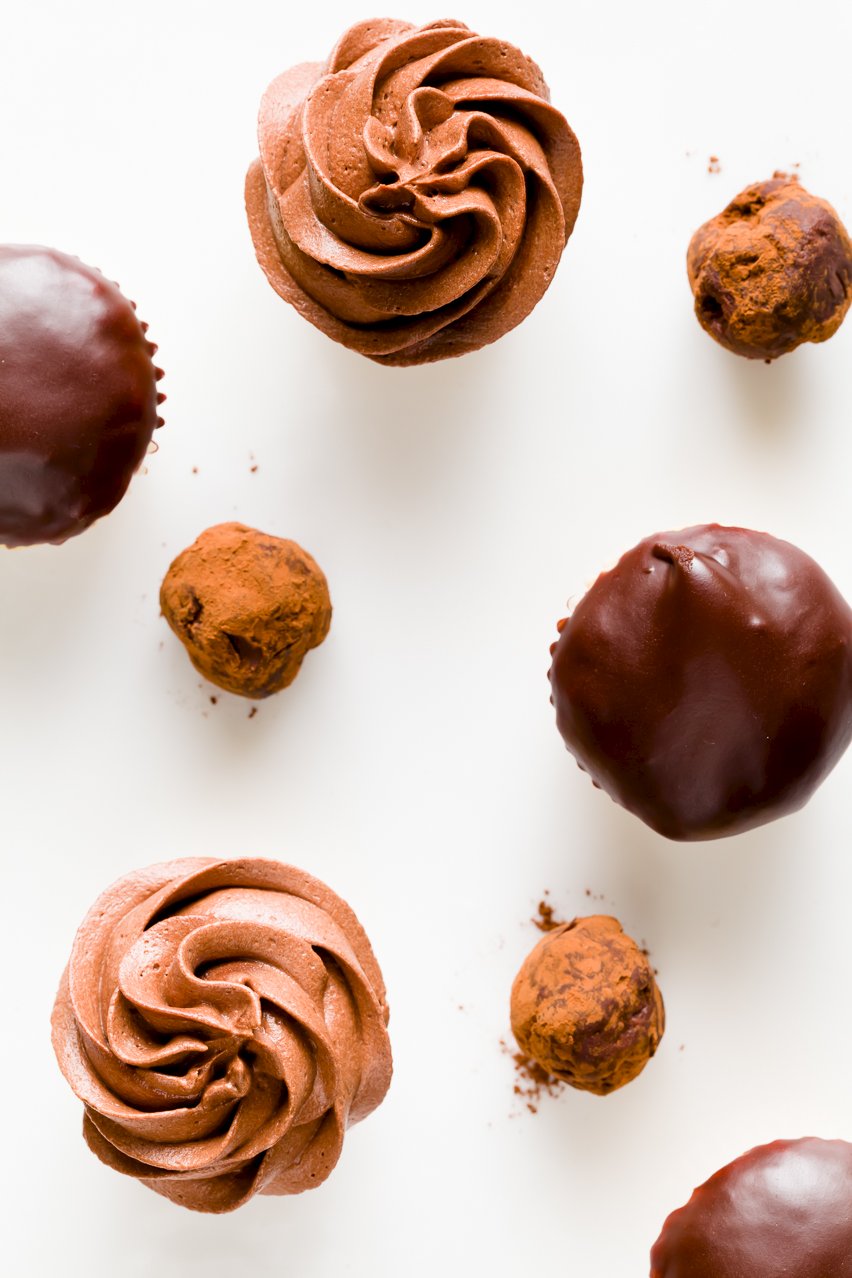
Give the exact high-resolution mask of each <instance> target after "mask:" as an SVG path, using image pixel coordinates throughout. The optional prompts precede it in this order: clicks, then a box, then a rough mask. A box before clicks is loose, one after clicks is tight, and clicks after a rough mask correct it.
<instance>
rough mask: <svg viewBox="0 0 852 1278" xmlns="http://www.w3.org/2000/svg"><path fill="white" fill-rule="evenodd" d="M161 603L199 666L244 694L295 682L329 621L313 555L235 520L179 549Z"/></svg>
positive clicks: (206, 674) (321, 579) (213, 678)
mask: <svg viewBox="0 0 852 1278" xmlns="http://www.w3.org/2000/svg"><path fill="white" fill-rule="evenodd" d="M160 606H161V607H162V610H163V616H164V617H165V618H166V620H167V621H168V623H169V625H170V626H171V628H172V630H173V631H174V632H175V634H176V635H177V637H178V638H179V639H180V641H181V642H182V643H183V645H184V647H185V648H186V650H187V652H188V653H189V656H190V659H191V661H192V664H193V665H194V666H195V668H196V670H198V671H199V673H200V674H203V675H204V677H205V679H209V680H210V681H211V683H215V684H217V685H218V686H219V687H220V688H224V689H225V690H226V691H227V692H236V693H238V694H240V695H241V696H244V697H268V696H269V695H270V694H271V693H273V692H279V691H280V690H281V689H282V688H286V687H287V685H288V684H290V683H292V682H293V680H294V679H295V677H296V675H297V674H298V673H299V667H300V666H301V664H302V660H303V658H304V656H305V653H306V652H308V651H309V649H311V648H316V647H317V646H318V645H319V644H321V643H322V641H323V639H325V637H326V635H327V634H328V628H329V626H330V624H331V601H330V599H329V596H328V585H327V583H326V579H325V576H324V575H323V573H322V571H321V569H320V568H319V566H318V564H317V563H316V562H315V561H314V560H313V559H312V558H311V556H310V555H309V554H308V553H307V552H306V551H304V550H302V548H301V547H300V546H297V545H296V543H295V542H294V541H284V540H282V539H281V538H280V537H271V536H269V535H268V534H267V533H262V532H258V531H257V529H255V528H247V527H246V526H245V524H236V523H230V524H216V525H215V526H214V527H213V528H208V529H207V530H206V531H205V532H203V533H202V534H201V536H200V537H199V538H198V539H197V541H195V542H193V544H192V545H191V546H190V547H189V548H188V549H187V550H184V551H183V553H182V554H180V555H178V557H177V559H175V561H174V562H173V563H172V565H171V567H170V568H169V570H168V572H167V573H166V576H165V579H164V580H163V585H162V589H161V590H160Z"/></svg>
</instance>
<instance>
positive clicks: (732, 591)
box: [550, 524, 852, 839]
mask: <svg viewBox="0 0 852 1278" xmlns="http://www.w3.org/2000/svg"><path fill="white" fill-rule="evenodd" d="M560 628H561V634H560V637H559V640H558V642H557V643H556V644H554V645H553V648H552V649H551V652H552V654H553V664H552V666H551V669H550V682H551V687H552V696H551V700H552V701H553V704H554V706H555V708H556V722H557V726H558V728H559V731H560V732H561V734H562V737H563V739H564V741H565V744H566V745H567V747H568V749H569V750H570V751H571V753H572V754H573V755H574V757H575V758H576V760H577V762H578V763H579V765H580V767H581V768H583V769H584V770H585V771H586V772H588V773H589V775H590V776H591V778H592V780H593V781H594V783H595V785H596V786H598V787H599V788H600V789H603V790H605V791H606V793H607V794H608V795H610V797H611V798H613V799H615V801H616V802H617V803H620V804H622V805H623V806H624V807H625V808H627V809H628V810H629V811H630V812H633V813H635V814H636V816H638V817H641V818H642V820H643V821H645V822H646V823H647V824H648V825H649V826H651V828H652V829H654V830H657V831H659V833H660V834H664V835H666V836H667V837H668V838H670V839H712V838H718V837H720V836H722V835H729V834H738V833H740V832H741V831H743V830H749V829H751V828H752V827H754V826H758V825H762V824H763V823H764V822H766V821H771V820H773V819H774V818H776V817H780V816H784V815H785V814H787V813H789V812H794V811H796V809H797V808H800V807H801V806H802V805H803V804H804V803H806V802H807V800H808V799H809V798H810V797H811V795H812V794H813V792H814V791H815V790H816V788H817V786H818V785H819V784H820V782H821V781H823V780H824V779H825V777H826V776H827V775H828V773H829V772H830V771H831V769H832V768H833V767H834V765H835V764H836V763H837V761H838V759H839V758H840V756H841V755H842V754H843V752H844V750H845V749H846V747H847V745H848V744H849V741H850V739H852V610H850V608H849V605H848V604H847V603H846V602H845V600H844V599H843V598H842V596H841V595H840V593H839V592H838V591H837V589H836V588H835V587H834V585H832V583H831V581H830V580H829V578H828V577H827V576H826V574H825V573H824V572H823V571H822V569H821V568H820V567H819V565H818V564H816V563H814V561H813V559H811V558H810V557H809V556H808V555H806V554H805V553H804V552H803V551H801V550H798V549H797V548H796V547H795V546H792V545H790V543H789V542H786V541H779V540H778V539H777V538H775V537H770V536H769V534H768V533H761V532H751V531H749V530H748V529H746V528H722V527H720V526H719V525H718V524H702V525H699V526H697V527H694V528H685V529H682V530H681V531H679V532H662V533H655V534H654V535H653V536H652V537H646V538H645V540H644V541H642V542H640V543H639V545H638V546H635V547H634V548H633V549H632V550H630V551H628V552H627V554H626V555H624V556H623V557H622V558H621V559H620V560H619V562H618V564H617V565H616V567H615V568H613V569H612V570H611V571H610V572H605V573H602V574H601V576H600V577H598V579H597V581H596V582H595V583H594V585H593V586H592V587H591V588H590V589H589V591H588V592H587V593H586V595H585V596H584V597H583V598H582V599H581V600H580V602H579V603H578V604H577V607H576V608H575V609H574V612H573V613H572V615H571V616H570V617H569V618H568V619H567V621H565V622H562V623H561V626H560Z"/></svg>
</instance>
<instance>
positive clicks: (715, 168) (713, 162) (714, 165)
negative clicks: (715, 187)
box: [707, 155, 722, 173]
mask: <svg viewBox="0 0 852 1278" xmlns="http://www.w3.org/2000/svg"><path fill="white" fill-rule="evenodd" d="M707 172H708V173H721V172H722V165H721V164H720V162H719V157H718V155H711V156H710V159H709V160H708V161H707Z"/></svg>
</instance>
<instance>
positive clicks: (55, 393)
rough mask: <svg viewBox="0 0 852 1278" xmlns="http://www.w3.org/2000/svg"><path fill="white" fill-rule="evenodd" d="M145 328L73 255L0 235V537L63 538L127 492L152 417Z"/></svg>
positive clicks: (152, 374) (15, 540)
mask: <svg viewBox="0 0 852 1278" xmlns="http://www.w3.org/2000/svg"><path fill="white" fill-rule="evenodd" d="M145 328H146V326H145V325H143V324H141V323H140V321H139V320H138V319H137V317H136V312H135V309H134V307H133V303H132V302H129V301H128V300H127V298H125V297H124V296H123V295H122V293H121V292H120V291H119V289H118V288H117V286H116V285H115V284H111V283H110V281H109V280H107V279H105V278H104V277H103V276H102V275H101V273H100V272H99V271H96V270H93V269H92V268H91V267H89V266H84V264H83V263H82V262H80V261H79V260H78V259H77V258H74V257H68V256H67V255H66V254H65V253H60V252H58V251H57V250H56V249H49V248H41V247H37V246H33V245H21V244H7V245H0V544H4V545H6V546H30V545H35V544H36V543H38V542H62V541H65V540H66V538H68V537H72V536H74V534H75V533H79V532H82V531H83V529H85V528H88V527H89V525H90V524H91V523H93V522H94V520H96V519H98V518H99V517H100V516H101V515H105V514H107V513H108V512H109V511H110V510H112V509H113V507H114V506H115V505H117V503H118V502H119V501H120V500H121V498H122V497H123V496H124V493H125V491H126V490H127V485H128V484H129V483H130V479H131V476H132V475H133V472H134V471H135V470H136V469H137V467H138V466H139V465H140V463H141V461H142V459H143V457H144V456H145V452H146V449H147V448H148V445H149V443H150V442H151V436H152V434H153V432H154V429H155V428H156V426H157V425H158V424H159V419H158V417H157V406H158V402H159V400H160V399H161V398H162V397H161V396H158V394H157V378H158V377H159V376H161V372H160V370H159V369H157V368H155V367H154V364H153V362H152V358H151V357H152V355H153V353H154V350H155V349H156V348H155V347H154V346H153V345H152V344H151V343H150V342H149V341H148V340H147V339H146V337H145Z"/></svg>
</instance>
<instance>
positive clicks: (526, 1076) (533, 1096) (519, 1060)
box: [500, 1038, 562, 1117]
mask: <svg viewBox="0 0 852 1278" xmlns="http://www.w3.org/2000/svg"><path fill="white" fill-rule="evenodd" d="M500 1047H501V1049H502V1050H503V1052H505V1054H506V1055H507V1056H511V1058H512V1063H513V1065H514V1066H515V1084H514V1086H513V1088H512V1094H513V1095H514V1096H517V1097H518V1099H519V1100H520V1101H522V1102H523V1104H524V1107H525V1108H526V1109H528V1110H529V1112H530V1113H531V1114H537V1113H538V1107H539V1105H540V1104H541V1099H542V1097H543V1096H558V1095H559V1093H560V1091H561V1089H562V1083H561V1082H560V1080H559V1079H558V1078H554V1076H553V1075H552V1074H548V1072H547V1070H546V1069H542V1067H541V1065H538V1064H537V1063H536V1062H535V1061H533V1060H530V1058H529V1057H528V1056H524V1054H523V1052H517V1051H513V1049H512V1048H511V1047H509V1045H508V1044H507V1042H506V1040H505V1039H503V1038H501V1039H500ZM510 1117H514V1115H510Z"/></svg>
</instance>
